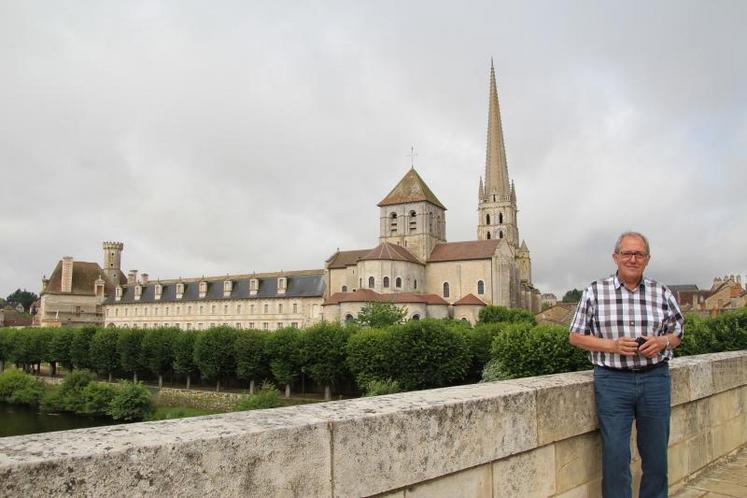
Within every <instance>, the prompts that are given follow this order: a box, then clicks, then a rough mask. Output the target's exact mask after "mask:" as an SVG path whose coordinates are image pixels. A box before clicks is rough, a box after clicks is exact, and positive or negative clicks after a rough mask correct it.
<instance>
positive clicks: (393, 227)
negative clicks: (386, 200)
mask: <svg viewBox="0 0 747 498" xmlns="http://www.w3.org/2000/svg"><path fill="white" fill-rule="evenodd" d="M389 230H390V231H391V232H392V233H397V213H392V214H390V215H389Z"/></svg>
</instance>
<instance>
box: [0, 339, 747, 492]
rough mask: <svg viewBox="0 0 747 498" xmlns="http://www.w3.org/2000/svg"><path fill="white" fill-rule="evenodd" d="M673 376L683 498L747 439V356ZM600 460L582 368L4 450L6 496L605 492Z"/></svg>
mask: <svg viewBox="0 0 747 498" xmlns="http://www.w3.org/2000/svg"><path fill="white" fill-rule="evenodd" d="M671 371H672V388H673V399H672V403H673V410H672V433H671V438H670V448H669V455H670V483H671V484H672V485H673V487H677V486H678V485H679V484H681V483H682V482H683V480H684V479H686V478H687V477H688V476H690V475H692V474H693V473H694V472H697V471H698V470H700V469H702V468H703V467H705V466H706V465H708V464H709V463H711V462H713V461H714V460H716V459H718V458H719V457H721V456H723V455H725V454H728V453H729V452H730V451H732V450H734V449H736V448H738V447H739V446H740V445H742V444H744V443H745V441H747V410H746V409H745V406H746V405H747V351H739V352H731V353H717V354H711V355H702V356H698V357H689V358H683V359H677V360H674V361H673V363H672V366H671ZM600 452H601V449H600V443H599V436H598V431H597V423H596V416H595V414H594V403H593V389H592V377H591V374H590V372H578V373H569V374H559V375H550V376H544V377H536V378H527V379H516V380H512V381H506V382H494V383H486V384H475V385H469V386H458V387H451V388H443V389H433V390H428V391H417V392H408V393H401V394H395V395H388V396H380V397H375V398H362V399H356V400H346V401H336V402H330V403H320V404H315V405H304V406H293V407H286V408H278V409H273V410H257V411H254V412H243V413H229V414H224V415H214V416H208V417H196V418H190V419H181V420H168V421H162V422H147V423H138V424H130V425H120V426H109V427H99V428H94V429H81V430H75V431H64V432H57V433H46V434H35V435H29V436H17V437H8V438H2V439H0V496H18V495H24V496H42V495H44V496H48V495H75V496H104V495H120V494H122V493H124V494H126V495H128V496H145V495H168V496H174V495H179V496H203V495H214V496H263V497H264V496H304V497H307V496H325V497H342V496H368V495H374V494H386V496H401V497H404V496H407V497H410V496H457V495H459V496H476V497H482V496H485V497H490V496H502V497H503V496H517V497H531V496H543V497H544V496H558V497H567V496H600V495H601V491H600V481H601V477H600V476H601V469H600ZM633 454H634V462H633V464H632V468H633V475H634V481H635V482H638V481H639V480H640V462H639V459H638V457H637V453H636V452H634V453H633Z"/></svg>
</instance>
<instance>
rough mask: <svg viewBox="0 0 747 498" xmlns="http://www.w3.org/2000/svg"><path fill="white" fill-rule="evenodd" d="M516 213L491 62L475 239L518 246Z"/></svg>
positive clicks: (493, 69)
mask: <svg viewBox="0 0 747 498" xmlns="http://www.w3.org/2000/svg"><path fill="white" fill-rule="evenodd" d="M516 211H517V209H516V190H515V189H514V184H513V182H512V181H510V180H509V177H508V164H507V162H506V147H505V145H504V140H503V125H502V124H501V109H500V106H499V104H498V90H497V88H496V83H495V68H494V67H493V61H492V60H491V61H490V94H489V96H488V137H487V147H486V153H485V181H484V182H483V179H482V177H481V178H480V185H479V188H478V205H477V212H478V222H477V238H478V240H487V239H506V241H507V242H508V243H509V244H510V245H511V246H513V247H515V248H516V247H518V246H519V228H518V224H517V221H516Z"/></svg>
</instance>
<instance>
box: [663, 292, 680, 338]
mask: <svg viewBox="0 0 747 498" xmlns="http://www.w3.org/2000/svg"><path fill="white" fill-rule="evenodd" d="M664 299H665V300H666V302H667V308H669V314H668V316H667V318H666V320H665V323H664V333H665V334H674V335H676V336H677V337H679V338H680V339H681V338H682V335H683V334H684V332H685V327H684V325H685V317H684V316H683V315H682V311H680V306H679V305H678V304H677V300H676V299H675V298H674V295H673V294H672V292H671V291H670V290H669V289H667V290H666V291H665V292H664Z"/></svg>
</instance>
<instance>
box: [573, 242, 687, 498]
mask: <svg viewBox="0 0 747 498" xmlns="http://www.w3.org/2000/svg"><path fill="white" fill-rule="evenodd" d="M650 258H651V254H650V251H649V245H648V240H646V237H644V236H643V235H641V234H640V233H637V232H625V233H623V234H622V235H620V237H619V238H618V239H617V243H616V244H615V252H614V254H613V255H612V259H613V260H614V261H615V264H616V265H617V273H615V275H612V276H610V277H608V278H605V279H601V280H597V281H595V282H593V283H592V284H591V285H590V286H589V287H588V288H587V289H586V290H585V291H584V293H583V295H582V296H581V301H580V302H579V303H578V308H576V314H575V315H574V317H573V320H572V322H571V333H570V337H569V340H570V342H571V344H573V345H574V346H577V347H580V348H582V349H585V350H587V351H589V358H590V360H591V362H592V363H593V364H594V395H595V397H596V404H597V416H598V418H599V428H600V430H601V433H602V489H603V493H604V497H605V498H616V497H621V498H622V497H626V498H627V497H630V496H631V477H630V433H631V426H632V423H633V419H635V422H636V430H637V443H638V452H639V453H640V455H641V468H642V470H643V477H642V479H641V488H640V498H654V497H656V498H659V497H666V496H667V492H668V483H667V444H668V441H669V416H670V399H671V381H670V377H669V366H668V363H667V362H668V361H669V360H670V359H671V358H672V350H673V349H674V348H676V347H677V346H678V345H679V344H680V340H681V338H682V333H683V322H684V319H683V317H682V313H681V312H680V309H679V307H678V306H677V302H676V301H675V299H674V296H673V295H672V293H671V292H670V291H669V289H667V288H666V287H665V286H663V285H661V284H659V283H657V282H655V281H653V280H651V279H648V278H645V277H644V276H643V270H644V269H645V268H646V265H647V264H648V262H649V259H650Z"/></svg>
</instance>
